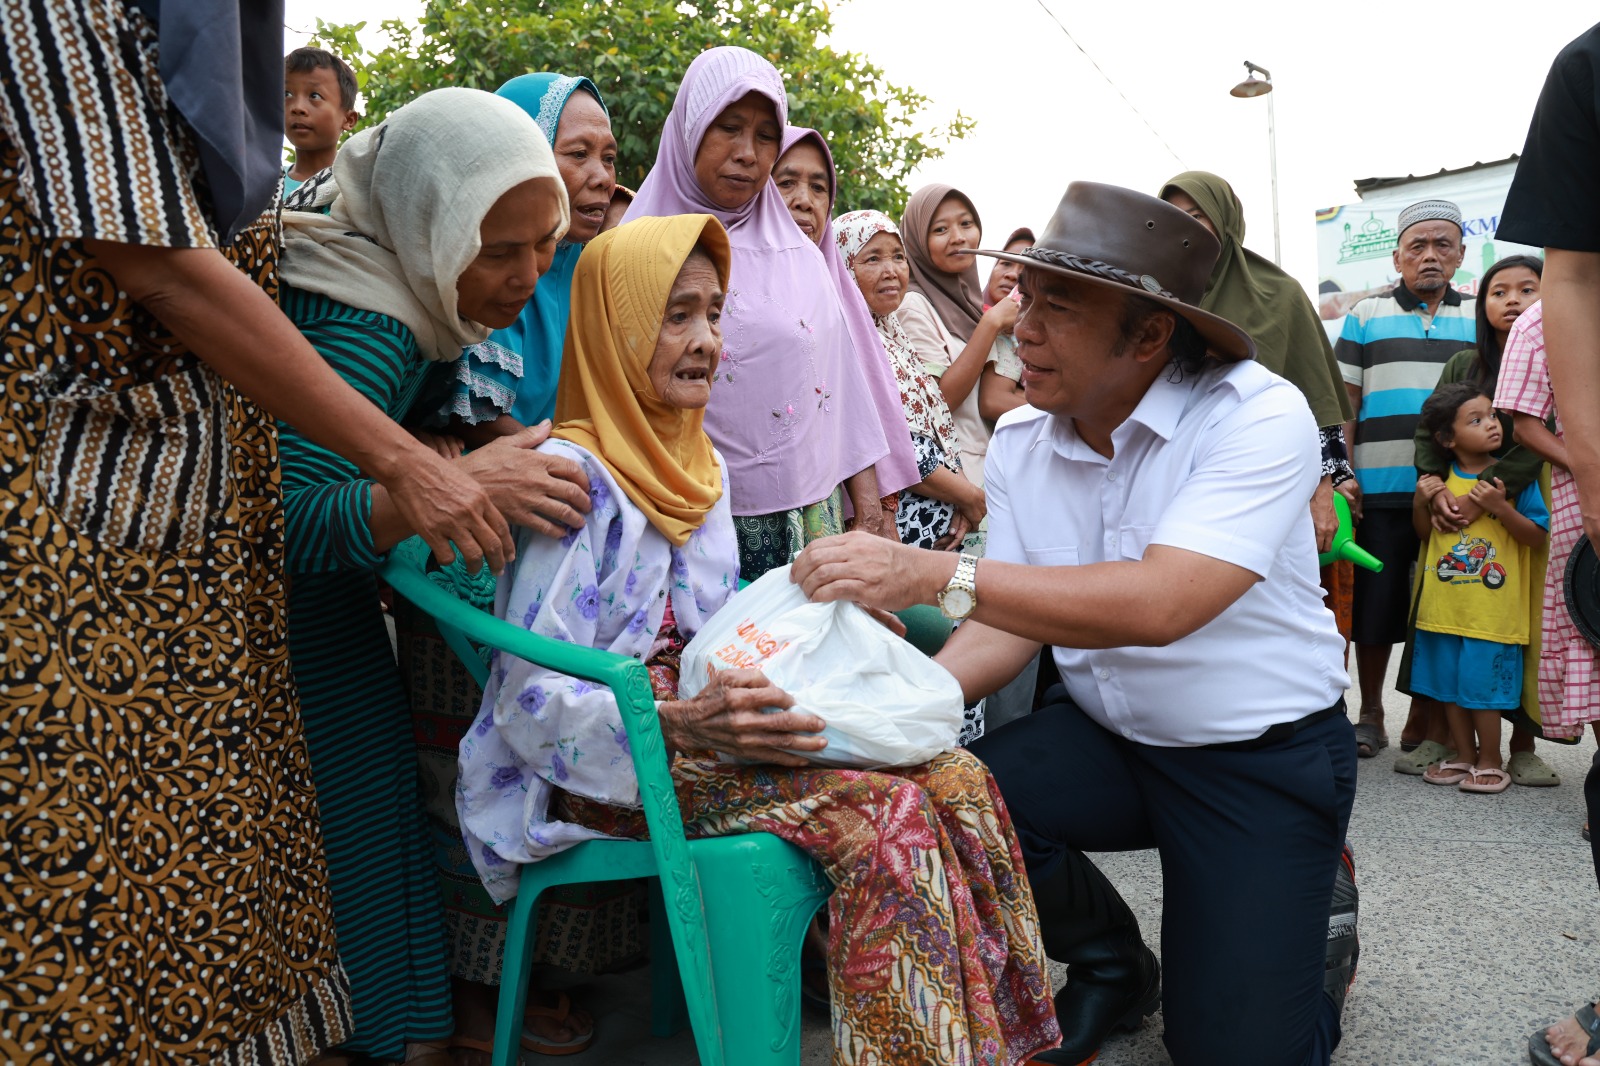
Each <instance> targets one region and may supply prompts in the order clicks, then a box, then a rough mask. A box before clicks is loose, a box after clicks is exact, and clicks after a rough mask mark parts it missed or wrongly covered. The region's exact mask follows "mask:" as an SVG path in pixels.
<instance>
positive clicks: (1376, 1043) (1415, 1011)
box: [524, 656, 1600, 1066]
mask: <svg viewBox="0 0 1600 1066" xmlns="http://www.w3.org/2000/svg"><path fill="white" fill-rule="evenodd" d="M1397 658H1398V656H1397ZM1391 683H1392V678H1391ZM1386 703H1387V707H1388V718H1389V734H1390V737H1391V740H1395V738H1398V735H1399V730H1400V726H1401V724H1402V723H1403V722H1404V721H1405V707H1406V700H1405V698H1404V697H1402V696H1399V695H1397V694H1395V693H1394V692H1393V691H1392V688H1391V690H1390V691H1389V694H1388V699H1387V701H1386ZM1352 705H1353V701H1352ZM1507 735H1509V731H1508V734H1507ZM1397 752H1398V747H1397V746H1391V747H1390V748H1388V749H1386V750H1384V751H1383V752H1380V753H1379V754H1378V756H1377V757H1376V758H1374V759H1367V760H1362V762H1361V766H1360V777H1359V783H1358V786H1357V792H1356V805H1355V813H1354V816H1353V818H1352V820H1351V827H1350V840H1351V843H1352V844H1353V846H1354V848H1355V852H1356V875H1357V882H1358V884H1359V886H1360V889H1361V924H1360V931H1361V965H1360V973H1359V976H1358V977H1357V979H1356V984H1355V988H1354V989H1353V990H1352V991H1351V994H1350V999H1349V1001H1348V1003H1347V1005H1346V1008H1345V1015H1344V1043H1343V1044H1342V1046H1341V1047H1340V1049H1339V1051H1338V1053H1337V1054H1336V1055H1335V1056H1334V1061H1335V1062H1336V1063H1338V1064H1340V1066H1388V1064H1395V1066H1435V1064H1437V1066H1444V1064H1450V1066H1507V1064H1513V1063H1525V1062H1527V1054H1526V1051H1525V1047H1526V1043H1527V1038H1528V1034H1529V1033H1530V1032H1532V1031H1533V1030H1534V1029H1535V1028H1536V1027H1538V1026H1539V1025H1541V1024H1546V1023H1548V1022H1550V1021H1553V1020H1555V1019H1557V1018H1559V1017H1561V1016H1562V1015H1564V1014H1569V1013H1571V1011H1572V1009H1573V1008H1574V1007H1575V1006H1576V1005H1577V1004H1579V1003H1581V1002H1583V1001H1584V1000H1585V997H1588V998H1590V999H1593V998H1594V997H1596V996H1597V995H1600V923H1597V922H1596V915H1597V904H1600V895H1597V892H1596V886H1595V880H1594V873H1593V868H1592V865H1591V863H1590V858H1589V847H1588V844H1587V843H1585V842H1584V840H1583V839H1582V837H1581V836H1579V829H1580V827H1581V826H1582V825H1583V818H1584V813H1583V792H1582V785H1583V777H1584V774H1585V773H1586V772H1587V770H1588V766H1589V759H1590V756H1591V755H1592V753H1593V752H1594V741H1593V740H1592V739H1591V738H1585V739H1584V741H1583V742H1582V743H1581V744H1580V745H1578V746H1576V747H1569V746H1562V745H1556V744H1546V743H1541V744H1540V745H1539V752H1540V754H1541V755H1542V756H1543V757H1544V758H1545V760H1546V761H1547V762H1549V763H1550V764H1551V765H1552V766H1554V767H1555V768H1556V770H1557V771H1558V772H1559V773H1560V774H1561V777H1562V784H1561V785H1560V786H1559V787H1557V788H1544V789H1530V788H1519V787H1516V786H1512V787H1511V788H1510V789H1509V790H1507V791H1506V792H1504V793H1502V794H1500V795H1498V796H1475V795H1468V794H1465V793H1461V792H1458V791H1456V790H1455V789H1450V788H1440V787H1436V786H1431V785H1427V784H1424V783H1423V782H1422V780H1421V779H1420V778H1416V777H1407V776H1404V775H1401V774H1397V773H1395V772H1394V771H1393V768H1392V767H1393V762H1394V755H1395V754H1396V753H1397ZM1098 861H1099V862H1100V863H1101V866H1102V868H1103V869H1104V870H1105V872H1106V875H1107V876H1108V877H1110V878H1111V880H1112V882H1113V883H1115V884H1116V885H1117V886H1118V887H1119V888H1120V889H1121V890H1122V892H1123V893H1124V895H1125V896H1126V897H1127V899H1128V902H1129V903H1130V904H1131V905H1132V907H1133V908H1134V910H1135V911H1137V912H1138V915H1139V919H1140V921H1141V923H1142V924H1143V926H1144V930H1145V934H1146V936H1147V938H1149V939H1150V942H1151V943H1152V944H1153V945H1156V944H1158V940H1159V935H1160V928H1161V874H1160V869H1159V866H1158V864H1157V861H1156V856H1155V854H1154V853H1153V852H1139V853H1125V854H1118V855H1106V856H1100V857H1098ZM1158 950H1159V948H1158ZM648 975H649V971H648V969H640V970H637V971H634V972H632V973H628V974H621V975H613V976H608V977H604V978H600V979H598V980H594V981H591V982H588V983H587V984H585V985H581V986H578V987H580V988H582V989H583V990H584V991H583V1001H584V1003H585V1004H586V1005H587V1006H589V1007H590V1008H591V1009H592V1010H594V1011H595V1012H596V1014H597V1016H598V1025H599V1027H600V1034H601V1035H600V1039H599V1040H597V1041H596V1043H595V1046H594V1047H593V1048H591V1049H590V1050H589V1051H588V1052H586V1053H584V1054H583V1055H581V1056H578V1057H575V1058H573V1059H572V1060H570V1061H572V1062H573V1063H575V1064H579V1063H596V1064H601V1063H603V1064H605V1066H635V1064H637V1066H644V1064H647V1063H648V1064H650V1066H690V1064H693V1063H695V1062H696V1061H697V1059H696V1056H695V1052H694V1043H693V1040H692V1039H691V1037H690V1036H689V1034H688V1033H687V1032H685V1033H681V1034H679V1035H678V1036H677V1037H674V1038H672V1039H670V1040H654V1039H652V1038H651V1037H650V1036H649V976H648ZM1063 979H1064V974H1063V973H1061V972H1059V970H1058V972H1057V974H1056V980H1057V982H1058V984H1059V982H1060V981H1061V980H1063ZM805 1025H806V1034H805V1047H804V1053H803V1056H802V1061H803V1063H805V1064H806V1066H826V1064H827V1063H828V1062H829V1061H830V1059H829V1040H828V1027H827V1024H826V1022H824V1021H819V1020H817V1019H815V1018H812V1017H810V1016H809V1015H808V1016H807V1019H806V1023H805ZM1160 1034H1161V1016H1160V1014H1159V1013H1158V1014H1156V1015H1155V1016H1154V1017H1152V1018H1151V1019H1149V1020H1147V1021H1146V1023H1145V1025H1144V1027H1143V1028H1142V1029H1140V1030H1139V1031H1138V1032H1136V1033H1133V1034H1129V1035H1127V1036H1123V1037H1119V1038H1117V1039H1115V1040H1113V1041H1112V1042H1111V1043H1110V1044H1109V1045H1107V1046H1106V1048H1105V1049H1104V1051H1103V1052H1102V1053H1101V1055H1100V1058H1099V1059H1098V1061H1097V1066H1165V1064H1167V1063H1169V1062H1170V1061H1171V1060H1170V1059H1169V1058H1168V1056H1167V1053H1166V1050H1165V1048H1164V1047H1163V1045H1162V1043H1161V1037H1160ZM524 1061H525V1062H526V1063H527V1064H528V1066H536V1064H538V1063H543V1062H548V1061H550V1060H547V1059H544V1058H541V1057H539V1056H533V1055H529V1056H526V1057H525V1059H524ZM1240 1066H1252V1064H1248V1063H1241V1064H1240Z"/></svg>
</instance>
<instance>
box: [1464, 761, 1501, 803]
mask: <svg viewBox="0 0 1600 1066" xmlns="http://www.w3.org/2000/svg"><path fill="white" fill-rule="evenodd" d="M1485 778H1487V779H1488V782H1487V783H1485V782H1484V779H1485ZM1456 787H1457V788H1459V789H1460V790H1461V791H1463V792H1477V793H1480V794H1482V795H1485V796H1495V795H1499V794H1500V793H1502V792H1504V791H1505V790H1506V789H1508V788H1510V787H1511V775H1510V774H1508V773H1506V772H1505V771H1504V770H1502V769H1500V768H1499V767H1498V766H1489V767H1486V768H1484V769H1482V770H1478V769H1472V770H1469V771H1468V772H1467V778H1466V780H1464V781H1462V782H1461V784H1459V785H1457V786H1456Z"/></svg>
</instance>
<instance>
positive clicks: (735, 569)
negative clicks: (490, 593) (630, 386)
mask: <svg viewBox="0 0 1600 1066" xmlns="http://www.w3.org/2000/svg"><path fill="white" fill-rule="evenodd" d="M540 451H543V452H546V453H548V454H552V455H560V456H562V457H564V458H569V459H572V460H574V461H575V462H577V463H578V464H579V465H580V466H581V467H582V468H583V472H584V474H585V475H586V476H587V477H588V479H589V485H590V490H589V499H590V503H591V505H592V510H591V511H590V512H589V516H588V521H587V522H586V523H585V524H584V525H583V527H582V528H581V529H577V530H574V531H573V532H571V533H569V534H568V535H567V536H565V537H563V538H561V539H560V540H554V539H551V538H549V537H544V536H540V535H538V534H535V533H531V532H529V531H527V530H522V531H519V533H518V537H517V561H516V563H515V564H514V569H513V572H512V574H511V575H510V576H509V577H508V578H505V579H502V580H501V582H500V588H499V590H498V592H497V593H496V595H495V613H496V614H497V615H499V616H500V617H501V618H504V619H506V620H507V621H509V622H512V623H513V624H516V625H521V626H523V627H525V628H526V629H528V630H530V631H531V632H534V633H537V634H539V635H540V636H546V637H552V638H554V639H556V640H561V641H566V642H568V643H572V644H578V645H581V646H582V647H586V648H599V649H600V650H602V651H609V652H612V653H615V654H619V655H627V656H630V657H632V658H635V659H640V660H643V659H644V658H645V657H646V656H647V655H648V654H649V651H650V646H651V644H652V642H653V641H654V640H655V639H656V634H657V632H658V631H659V630H660V628H661V622H662V618H663V616H664V615H665V613H666V606H667V603H668V601H669V600H670V602H671V604H672V611H673V614H674V616H675V617H676V619H677V624H678V628H679V630H680V631H681V632H682V633H683V636H684V638H685V639H689V638H692V637H693V636H694V634H695V633H697V632H699V630H700V628H701V626H703V625H704V624H705V621H706V619H708V618H710V617H711V615H712V614H714V613H715V612H716V611H717V610H718V609H719V608H720V607H722V605H723V604H724V603H726V602H727V601H728V599H729V598H730V597H731V596H732V595H733V593H734V591H735V590H736V589H737V587H738V583H739V563H738V558H739V554H738V549H737V546H736V543H735V538H734V531H733V519H732V516H731V515H730V513H729V507H728V493H727V490H726V470H727V467H726V466H725V465H724V466H723V470H724V475H723V477H724V490H723V494H722V498H721V499H720V500H718V501H717V504H716V506H715V507H713V508H712V510H711V512H710V514H709V515H707V516H706V520H705V523H704V524H703V525H702V526H701V527H700V528H699V529H698V530H696V531H695V533H694V534H693V535H692V536H690V538H689V540H688V542H687V543H685V544H684V546H683V547H682V548H675V547H673V546H672V544H671V542H669V541H668V540H667V538H666V537H664V536H663V535H662V534H661V533H660V532H658V531H657V530H656V529H655V528H654V527H653V526H651V525H650V523H649V522H648V521H647V520H646V518H645V516H644V513H643V512H642V511H640V510H639V509H638V508H637V507H635V506H634V505H633V504H632V503H631V502H630V501H629V500H628V497H627V496H626V495H624V494H623V492H622V491H621V489H620V488H618V486H617V484H616V482H615V481H614V480H613V479H612V477H611V472H610V471H609V470H608V469H607V468H606V466H605V465H604V464H603V463H601V462H600V461H598V460H597V459H595V458H594V457H593V456H592V455H590V454H589V453H588V452H587V451H585V450H584V449H583V448H581V447H579V446H578V445H576V444H573V443H571V442H569V441H563V440H554V439H552V440H548V441H546V442H545V443H544V444H543V445H541V446H540ZM719 461H720V458H719ZM460 768H461V773H460V781H459V784H458V785H457V788H456V810H457V813H458V814H459V816H460V819H461V829H462V835H463V837H464V838H465V840H466V844H467V847H468V850H469V851H470V852H471V855H472V861H473V864H474V865H475V866H476V867H477V871H478V875H479V876H480V877H481V878H482V879H483V883H484V885H485V886H486V887H487V888H488V890H489V894H490V895H491V896H493V897H494V899H495V900H496V901H504V900H506V899H509V898H510V897H512V896H514V895H516V891H517V864H519V863H527V862H535V861H537V860H539V859H543V858H547V857H548V856H550V855H554V854H555V853H556V852H559V851H562V850H564V849H566V848H569V847H571V846H573V845H574V844H577V843H579V842H581V841H584V840H591V839H595V838H597V837H600V836H602V835H603V834H600V833H597V832H595V831H594V830H591V829H586V828H584V827H582V826H579V825H574V824H572V823H569V822H562V821H558V820H554V819H553V818H552V816H551V810H550V803H551V798H552V796H553V795H554V792H555V789H556V788H558V787H559V788H561V789H563V790H565V791H567V792H570V793H572V794H574V795H577V796H582V797H586V798H588V799H592V800H597V801H599V802H602V803H610V804H618V805H622V806H627V807H637V806H638V805H639V784H638V780H637V779H636V778H635V777H634V772H633V757H632V753H631V751H630V750H629V747H628V737H627V733H626V732H625V731H624V729H623V726H622V717H621V713H620V712H619V711H618V709H617V704H616V700H615V699H614V698H613V696H612V695H611V691H610V690H609V689H607V688H604V687H601V686H597V685H591V684H589V683H588V682H586V681H580V680H578V679H576V678H572V677H568V676H566V675H564V674H558V673H555V672H554V671H551V670H547V669H545V668H544V667H539V666H534V665H532V664H531V663H527V662H524V661H522V660H520V659H514V658H511V657H508V656H501V655H496V657H495V660H494V662H493V664H492V666H491V669H490V672H489V683H488V685H487V687H486V688H485V689H484V693H483V704H482V706H481V707H480V708H479V711H478V718H477V720H476V721H475V722H474V723H473V726H472V728H471V729H470V730H469V731H468V733H467V735H466V737H465V738H464V739H463V740H462V741H461V761H460Z"/></svg>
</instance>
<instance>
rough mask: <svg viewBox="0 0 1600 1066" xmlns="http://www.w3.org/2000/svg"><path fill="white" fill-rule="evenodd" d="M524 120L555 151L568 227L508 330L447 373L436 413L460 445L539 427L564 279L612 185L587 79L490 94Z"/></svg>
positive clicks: (546, 403) (528, 79)
mask: <svg viewBox="0 0 1600 1066" xmlns="http://www.w3.org/2000/svg"><path fill="white" fill-rule="evenodd" d="M496 95H497V96H503V97H505V98H506V99H508V100H510V101H511V102H512V103H514V104H516V105H517V106H518V107H520V108H522V109H523V110H524V111H526V112H527V113H528V114H529V115H530V116H531V117H532V118H533V120H534V121H535V122H537V123H538V124H539V128H540V129H541V130H543V131H544V135H545V138H546V139H547V140H549V142H550V146H551V148H552V149H554V151H555V155H556V164H557V166H559V167H560V168H561V179H562V181H563V182H564V183H565V184H566V186H567V198H568V200H570V201H571V204H572V225H571V227H570V228H569V229H568V230H567V235H566V237H565V238H564V239H563V240H562V241H561V243H560V245H559V246H558V247H557V248H556V253H555V257H554V258H553V259H552V260H551V261H550V263H549V264H548V265H544V264H541V266H542V267H543V269H542V270H541V271H540V273H539V284H538V286H537V287H536V288H535V289H534V290H533V299H531V300H529V301H528V305H527V307H525V308H523V310H522V314H521V316H520V317H518V319H517V321H516V324H515V325H513V326H511V327H510V328H508V329H500V330H495V332H494V333H493V334H491V335H490V337H489V339H488V340H487V341H485V342H484V343H482V344H476V345H473V346H472V347H471V348H468V349H467V351H466V355H465V356H464V357H463V358H462V359H461V361H460V362H459V363H458V364H457V367H456V381H455V387H454V389H453V391H452V394H451V397H450V400H449V403H448V408H447V410H446V411H445V412H444V414H445V415H447V416H449V418H450V419H451V423H452V427H451V432H452V433H453V434H456V435H459V436H461V437H462V438H463V439H464V440H465V441H466V442H467V443H468V444H469V445H480V444H485V443H487V442H488V441H489V440H490V439H492V438H494V437H499V436H505V435H507V434H510V433H515V432H516V431H517V430H519V429H521V428H522V427H523V426H531V425H535V424H537V423H539V422H542V421H544V420H545V419H547V418H549V417H550V416H551V414H552V413H554V411H555V406H556V375H557V373H558V372H559V371H560V369H561V348H562V345H563V343H564V341H565V340H566V334H567V317H568V314H569V313H570V311H571V307H572V272H573V271H574V270H575V269H576V268H577V266H578V255H579V254H580V253H581V252H582V251H583V246H584V244H585V243H587V242H588V241H589V240H591V239H592V238H593V237H594V236H595V235H596V234H597V233H599V232H600V227H601V225H602V224H603V223H604V222H605V214H606V208H607V206H609V205H610V203H611V192H612V189H614V188H615V187H616V184H617V141H616V138H615V137H614V136H612V133H611V118H610V115H609V113H608V112H607V111H606V107H605V102H604V101H602V100H601V99H600V90H599V89H597V88H595V85H594V82H592V81H590V80H589V79H588V78H582V77H572V76H570V75H566V74H553V73H550V72H542V73H538V74H524V75H522V76H521V77H519V78H512V79H511V80H510V81H508V82H506V83H505V84H504V85H502V86H500V88H499V89H498V90H497V91H496Z"/></svg>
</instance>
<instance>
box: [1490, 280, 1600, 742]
mask: <svg viewBox="0 0 1600 1066" xmlns="http://www.w3.org/2000/svg"><path fill="white" fill-rule="evenodd" d="M1543 310H1544V308H1543V305H1542V304H1534V305H1533V306H1532V307H1530V308H1529V309H1528V310H1526V311H1524V312H1523V313H1522V315H1521V316H1520V317H1518V319H1517V321H1516V323H1515V324H1514V325H1513V326H1512V327H1511V334H1510V336H1509V337H1507V338H1506V348H1505V354H1504V356H1502V358H1501V362H1500V380H1499V383H1498V385H1497V386H1496V388H1495V397H1494V398H1495V406H1496V407H1498V408H1500V409H1501V410H1502V411H1510V412H1512V413H1513V415H1514V418H1515V427H1516V428H1515V436H1516V440H1517V443H1519V444H1521V445H1522V446H1523V447H1524V448H1527V449H1528V450H1529V451H1531V452H1533V453H1534V454H1536V455H1539V456H1541V457H1543V458H1544V459H1545V460H1546V461H1547V462H1549V464H1550V467H1551V478H1550V494H1551V503H1550V565H1549V568H1548V569H1547V570H1546V572H1545V581H1544V612H1543V625H1542V627H1541V637H1540V640H1541V646H1540V653H1539V709H1540V714H1541V725H1542V726H1543V728H1544V734H1545V736H1547V737H1552V738H1554V737H1575V736H1578V735H1579V734H1581V733H1582V732H1583V727H1584V726H1585V725H1591V724H1592V725H1594V727H1595V735H1596V737H1597V738H1600V670H1597V667H1596V664H1597V662H1600V654H1597V653H1596V651H1595V648H1594V646H1593V645H1591V644H1590V643H1589V642H1588V641H1587V640H1585V639H1584V638H1583V635H1582V634H1581V633H1579V632H1578V628H1577V626H1575V625H1574V624H1573V622H1572V617H1571V616H1570V615H1569V614H1568V613H1567V602H1566V595H1565V593H1564V591H1563V589H1562V579H1563V575H1565V573H1566V570H1567V558H1568V556H1570V555H1571V554H1572V549H1573V548H1574V547H1575V546H1576V545H1577V543H1578V538H1579V537H1580V536H1582V535H1583V515H1582V513H1581V512H1580V511H1579V509H1578V488H1577V484H1576V483H1575V482H1574V481H1573V480H1572V475H1571V473H1569V472H1568V470H1567V446H1566V443H1565V438H1564V435H1563V432H1562V428H1561V417H1560V415H1559V414H1558V413H1557V412H1556V406H1555V396H1554V394H1553V393H1552V392H1551V391H1550V371H1549V369H1548V367H1547V365H1546V363H1545V353H1544V314H1543ZM1551 416H1555V431H1554V432H1552V431H1551V430H1550V428H1549V427H1548V426H1547V425H1546V424H1545V420H1546V419H1547V418H1550V417H1551Z"/></svg>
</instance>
